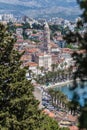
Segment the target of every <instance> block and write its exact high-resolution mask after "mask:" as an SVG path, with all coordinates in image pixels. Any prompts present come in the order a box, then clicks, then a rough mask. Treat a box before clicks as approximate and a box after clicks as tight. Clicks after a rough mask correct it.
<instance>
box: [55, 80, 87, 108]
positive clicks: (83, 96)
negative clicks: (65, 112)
mask: <svg viewBox="0 0 87 130" xmlns="http://www.w3.org/2000/svg"><path fill="white" fill-rule="evenodd" d="M72 86H73V84H67V85H65V86H63V87H59V86H58V87H56V88H55V90H60V91H62V92H63V93H64V94H65V95H67V97H68V99H70V100H71V99H72V98H73V96H74V94H77V95H78V97H79V98H78V100H79V103H80V105H81V106H84V100H87V82H86V83H84V85H83V84H81V83H78V84H77V86H78V87H77V88H76V89H75V90H71V88H72ZM83 86H84V87H83Z"/></svg>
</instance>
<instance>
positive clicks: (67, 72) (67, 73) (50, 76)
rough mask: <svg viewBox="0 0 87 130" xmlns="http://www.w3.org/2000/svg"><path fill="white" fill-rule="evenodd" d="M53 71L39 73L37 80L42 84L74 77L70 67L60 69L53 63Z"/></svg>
mask: <svg viewBox="0 0 87 130" xmlns="http://www.w3.org/2000/svg"><path fill="white" fill-rule="evenodd" d="M52 70H53V71H48V72H44V75H43V76H42V75H41V74H39V75H37V82H38V83H40V84H46V83H57V82H62V81H65V80H68V79H72V77H73V74H72V71H71V70H72V68H68V69H59V68H57V69H56V68H55V67H54V65H53V69H52Z"/></svg>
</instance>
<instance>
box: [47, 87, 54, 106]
mask: <svg viewBox="0 0 87 130" xmlns="http://www.w3.org/2000/svg"><path fill="white" fill-rule="evenodd" d="M48 94H49V95H50V96H51V99H52V104H54V97H55V92H54V90H53V89H52V88H49V89H48Z"/></svg>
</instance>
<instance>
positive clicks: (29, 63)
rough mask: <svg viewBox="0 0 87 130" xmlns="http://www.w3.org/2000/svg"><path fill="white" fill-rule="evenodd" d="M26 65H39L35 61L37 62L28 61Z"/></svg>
mask: <svg viewBox="0 0 87 130" xmlns="http://www.w3.org/2000/svg"><path fill="white" fill-rule="evenodd" d="M25 66H29V67H35V66H38V64H37V63H35V62H27V63H26V64H25Z"/></svg>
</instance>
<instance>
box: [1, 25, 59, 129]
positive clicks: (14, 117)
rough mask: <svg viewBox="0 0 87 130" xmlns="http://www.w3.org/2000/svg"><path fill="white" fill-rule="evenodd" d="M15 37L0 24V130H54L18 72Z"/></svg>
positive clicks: (19, 69)
mask: <svg viewBox="0 0 87 130" xmlns="http://www.w3.org/2000/svg"><path fill="white" fill-rule="evenodd" d="M14 43H15V40H14V37H13V36H12V35H10V33H8V30H7V28H6V27H4V26H3V25H2V24H0V52H1V53H0V130H57V129H58V124H57V122H56V121H54V120H53V119H51V118H49V117H48V116H46V115H44V114H43V113H42V112H41V111H40V110H38V104H39V102H38V101H37V100H36V99H35V98H34V96H33V93H32V92H33V90H34V88H33V86H32V84H31V82H30V81H28V80H27V79H26V78H25V75H26V68H21V67H20V66H21V62H20V58H21V54H19V53H18V52H17V51H15V50H14V49H13V47H14Z"/></svg>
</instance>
